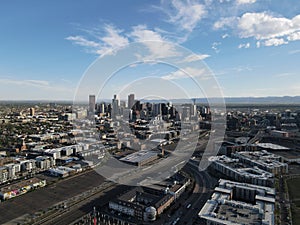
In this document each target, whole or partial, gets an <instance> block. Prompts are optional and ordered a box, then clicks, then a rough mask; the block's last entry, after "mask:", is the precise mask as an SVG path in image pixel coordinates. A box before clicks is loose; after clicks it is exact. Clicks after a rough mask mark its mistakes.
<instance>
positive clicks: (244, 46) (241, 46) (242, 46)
mask: <svg viewBox="0 0 300 225" xmlns="http://www.w3.org/2000/svg"><path fill="white" fill-rule="evenodd" d="M238 48H250V43H249V42H248V43H246V44H239V46H238Z"/></svg>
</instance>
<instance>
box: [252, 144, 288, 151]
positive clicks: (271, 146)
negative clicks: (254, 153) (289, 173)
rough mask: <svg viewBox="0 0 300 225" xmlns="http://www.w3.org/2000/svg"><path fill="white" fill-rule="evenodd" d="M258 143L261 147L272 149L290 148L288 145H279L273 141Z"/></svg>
mask: <svg viewBox="0 0 300 225" xmlns="http://www.w3.org/2000/svg"><path fill="white" fill-rule="evenodd" d="M256 145H257V146H259V147H261V148H265V149H270V150H290V149H289V148H287V147H284V146H281V145H277V144H273V143H258V144H256Z"/></svg>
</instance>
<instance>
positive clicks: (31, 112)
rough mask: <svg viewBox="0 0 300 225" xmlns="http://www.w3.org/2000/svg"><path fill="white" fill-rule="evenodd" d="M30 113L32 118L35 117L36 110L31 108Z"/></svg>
mask: <svg viewBox="0 0 300 225" xmlns="http://www.w3.org/2000/svg"><path fill="white" fill-rule="evenodd" d="M29 113H30V116H34V113H35V111H34V108H30V109H29Z"/></svg>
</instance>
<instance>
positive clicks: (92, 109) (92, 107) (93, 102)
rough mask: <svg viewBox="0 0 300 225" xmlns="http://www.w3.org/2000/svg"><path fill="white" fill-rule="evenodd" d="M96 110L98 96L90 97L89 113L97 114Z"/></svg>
mask: <svg viewBox="0 0 300 225" xmlns="http://www.w3.org/2000/svg"><path fill="white" fill-rule="evenodd" d="M95 109H96V96H95V95H90V96H89V113H91V114H92V113H95Z"/></svg>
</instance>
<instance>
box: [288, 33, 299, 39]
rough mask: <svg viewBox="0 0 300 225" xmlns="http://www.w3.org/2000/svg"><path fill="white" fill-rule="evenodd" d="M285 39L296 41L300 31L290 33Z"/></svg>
mask: <svg viewBox="0 0 300 225" xmlns="http://www.w3.org/2000/svg"><path fill="white" fill-rule="evenodd" d="M287 39H288V40H289V41H297V40H300V31H299V32H295V33H292V34H290V35H289V36H288V37H287Z"/></svg>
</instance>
